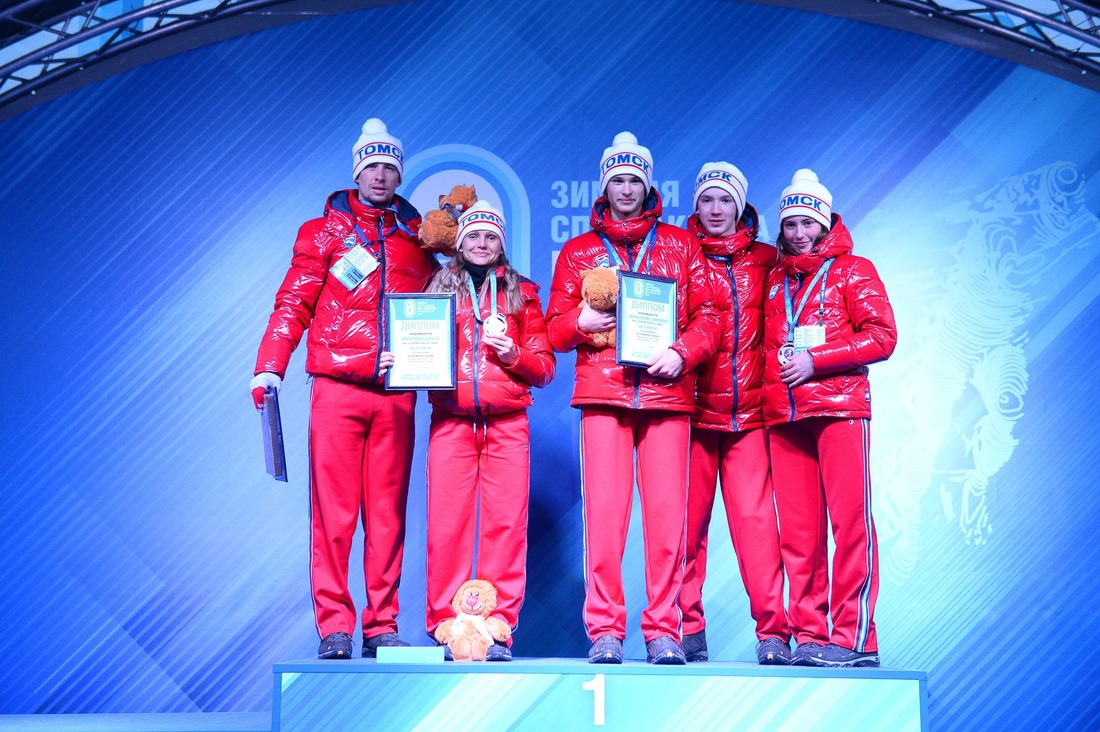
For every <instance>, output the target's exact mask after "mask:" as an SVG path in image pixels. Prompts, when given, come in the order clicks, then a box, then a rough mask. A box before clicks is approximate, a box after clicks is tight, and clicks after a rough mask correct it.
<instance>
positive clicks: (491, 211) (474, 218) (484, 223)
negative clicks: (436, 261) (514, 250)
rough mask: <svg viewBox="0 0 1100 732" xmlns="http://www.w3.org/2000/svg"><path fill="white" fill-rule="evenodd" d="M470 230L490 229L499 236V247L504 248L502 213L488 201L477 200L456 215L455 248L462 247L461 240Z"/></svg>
mask: <svg viewBox="0 0 1100 732" xmlns="http://www.w3.org/2000/svg"><path fill="white" fill-rule="evenodd" d="M471 231H491V232H493V233H494V234H496V235H497V236H499V237H500V248H501V251H503V250H504V243H505V241H506V237H505V235H504V214H503V213H501V212H500V210H499V209H498V208H497V207H496V206H494V205H493V204H491V203H489V202H488V201H478V202H477V203H475V204H474V205H473V206H470V207H469V208H468V209H466V210H465V211H464V212H463V214H462V215H461V216H459V217H458V233H456V234H455V248H461V247H462V240H463V239H465V238H466V235H467V234H469V233H470V232H471Z"/></svg>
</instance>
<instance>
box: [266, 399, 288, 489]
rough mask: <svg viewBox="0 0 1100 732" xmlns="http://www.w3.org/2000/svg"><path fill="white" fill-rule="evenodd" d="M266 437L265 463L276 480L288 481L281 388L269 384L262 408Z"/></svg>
mask: <svg viewBox="0 0 1100 732" xmlns="http://www.w3.org/2000/svg"><path fill="white" fill-rule="evenodd" d="M260 426H261V427H262V428H263V437H264V463H266V465H267V472H268V474H269V475H271V477H273V478H274V479H275V480H281V481H282V482H284V483H285V482H286V448H284V447H283V419H282V416H281V415H280V414H279V390H278V389H276V388H275V387H273V386H269V387H268V388H267V391H265V392H264V405H263V408H262V409H261V410H260Z"/></svg>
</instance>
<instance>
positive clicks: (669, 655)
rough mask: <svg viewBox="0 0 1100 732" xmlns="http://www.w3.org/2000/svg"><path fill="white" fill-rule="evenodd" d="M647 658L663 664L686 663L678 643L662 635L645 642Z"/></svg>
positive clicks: (678, 664) (677, 664)
mask: <svg viewBox="0 0 1100 732" xmlns="http://www.w3.org/2000/svg"><path fill="white" fill-rule="evenodd" d="M645 651H646V655H647V656H648V657H649V658H648V659H647V660H648V661H649V662H650V663H657V664H661V665H663V666H682V665H684V664H685V663H687V659H686V658H684V652H683V651H681V650H680V644H679V643H677V642H676V641H674V640H673V639H672V638H669V637H668V636H667V635H662V636H659V637H657V638H654V639H653V640H651V641H649V642H648V643H646V644H645Z"/></svg>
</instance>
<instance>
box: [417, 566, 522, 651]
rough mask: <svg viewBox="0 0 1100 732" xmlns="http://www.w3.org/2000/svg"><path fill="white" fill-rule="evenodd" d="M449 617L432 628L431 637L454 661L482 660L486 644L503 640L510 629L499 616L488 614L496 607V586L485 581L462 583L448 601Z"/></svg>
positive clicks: (509, 632) (507, 637)
mask: <svg viewBox="0 0 1100 732" xmlns="http://www.w3.org/2000/svg"><path fill="white" fill-rule="evenodd" d="M451 607H452V608H453V609H454V611H455V618H454V619H453V620H444V621H443V622H442V623H440V625H439V627H438V628H436V629H435V639H436V641H438V642H439V643H443V644H446V646H447V647H448V648H450V649H451V655H452V656H453V657H454V660H456V661H484V660H485V654H486V652H487V651H488V650H489V646H491V645H493V643H494V642H496V641H500V642H501V643H504V642H507V641H508V640H509V639H511V637H512V629H511V628H509V627H508V624H507V623H505V622H504V621H503V620H500V619H499V618H493V617H489V616H490V615H491V614H492V612H493V611H494V610H496V608H497V589H496V588H495V587H493V585H492V584H491V583H489V582H486V581H485V580H470V581H468V582H463V583H462V586H461V587H459V588H458V592H456V593H455V599H454V600H452V601H451Z"/></svg>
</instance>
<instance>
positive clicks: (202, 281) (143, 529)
mask: <svg viewBox="0 0 1100 732" xmlns="http://www.w3.org/2000/svg"><path fill="white" fill-rule="evenodd" d="M569 7H570V9H569V11H568V12H566V11H565V10H563V6H562V5H561V3H555V2H541V1H540V2H527V3H516V4H513V3H507V2H486V1H484V0H483V1H482V2H476V3H475V2H455V3H444V2H417V3H398V4H394V5H390V6H386V7H382V8H376V9H371V10H365V11H361V12H357V13H354V14H347V15H341V16H335V17H329V18H322V19H317V20H312V21H308V22H303V23H299V24H296V25H292V26H288V27H283V28H279V29H276V30H269V31H265V32H262V33H257V34H254V35H250V36H246V37H242V38H239V39H236V40H232V41H227V42H224V43H220V44H218V45H215V46H210V47H206V48H202V49H199V50H196V51H193V52H190V53H187V54H184V55H181V56H178V57H174V58H170V59H168V60H165V61H161V62H158V63H155V64H151V65H149V66H146V67H142V68H139V69H136V70H134V71H131V72H129V73H126V74H123V75H120V76H116V77H113V78H111V79H109V80H107V81H104V82H101V83H98V84H96V85H94V86H90V87H87V88H85V89H83V90H80V91H78V92H75V93H72V94H70V95H68V96H66V97H64V98H62V99H59V100H56V101H54V102H51V103H49V104H45V105H42V106H40V107H37V108H35V109H33V110H31V111H29V112H26V113H24V114H22V115H20V116H18V117H15V118H13V119H9V120H6V121H4V122H2V123H0V139H3V141H4V142H3V145H2V146H0V170H3V171H4V176H3V177H2V178H0V221H2V232H3V247H2V253H3V257H4V264H3V267H2V268H0V328H2V330H0V333H2V336H3V341H4V344H5V350H4V356H5V357H4V358H3V359H0V390H3V403H4V416H5V418H4V419H3V420H2V421H0V461H2V462H0V485H2V486H3V488H4V489H3V493H2V494H0V547H2V549H3V556H4V557H5V558H6V560H7V561H6V562H5V563H4V566H3V569H2V570H0V661H2V662H3V664H4V671H3V679H4V680H3V683H2V684H0V712H2V713H30V712H181V711H200V710H201V711H259V710H264V709H267V708H268V706H269V704H270V692H271V686H270V673H271V671H270V668H271V664H272V662H275V661H278V660H285V659H290V658H303V657H309V656H311V655H312V654H314V653H315V648H316V639H315V635H314V632H315V631H314V627H313V619H312V610H311V605H310V602H309V587H308V577H307V564H306V560H307V554H306V540H307V526H306V513H307V493H306V488H307V487H306V480H305V477H306V454H305V432H306V402H307V397H308V384H307V382H306V378H305V374H304V371H303V366H302V364H303V362H304V361H303V359H304V347H303V348H302V349H300V350H299V352H298V353H296V355H295V357H294V360H293V361H292V364H291V368H290V370H289V372H288V377H287V380H286V385H285V387H284V389H283V402H284V415H283V418H284V427H285V430H286V433H287V446H288V450H289V469H290V477H291V480H290V482H289V484H286V485H284V484H279V483H275V482H273V481H272V480H271V479H270V478H268V477H267V476H266V475H264V473H263V469H262V460H263V455H262V449H261V444H260V439H259V434H258V431H259V427H258V420H257V418H256V415H255V413H254V411H253V409H252V407H251V401H250V398H249V395H248V393H247V383H248V380H249V378H250V377H251V372H252V366H253V363H254V358H255V349H256V346H257V344H258V340H259V337H260V335H261V333H262V331H263V328H264V324H265V322H266V317H267V314H268V312H269V310H270V307H271V303H272V300H273V296H274V293H275V290H276V288H277V287H278V285H279V282H280V281H281V278H282V275H283V273H284V272H285V269H286V266H287V264H288V262H289V256H290V247H291V243H292V240H293V236H294V233H295V231H296V229H297V226H298V225H299V224H300V223H301V222H302V221H304V220H305V219H307V218H310V217H312V216H316V215H318V214H319V213H320V211H321V209H322V205H323V202H324V200H325V197H326V195H327V194H328V193H329V192H330V191H332V190H335V189H337V188H343V187H349V186H350V185H351V161H350V153H351V147H352V145H353V143H354V142H355V140H356V138H357V137H358V130H359V126H360V125H361V124H362V122H363V121H364V120H365V119H366V118H367V117H370V116H379V117H382V118H383V119H384V120H385V121H386V122H387V123H388V124H389V126H390V130H391V131H392V132H393V133H395V134H396V135H397V136H398V137H399V138H400V139H402V140H403V141H404V143H405V146H406V149H407V151H408V153H409V155H410V158H409V160H408V163H407V168H406V176H405V183H406V185H405V189H404V192H405V193H406V194H408V195H411V196H412V197H413V198H414V201H417V202H420V203H423V202H425V201H428V200H431V199H434V197H435V196H436V195H437V194H438V193H441V192H444V191H445V190H446V189H447V187H449V182H450V181H452V180H455V179H463V180H476V181H477V182H478V183H479V187H480V188H481V189H482V192H483V195H485V196H486V197H488V198H491V199H494V200H495V201H497V202H500V203H501V204H502V205H504V206H505V208H506V212H507V213H508V215H509V219H510V223H511V224H512V228H513V231H512V232H511V236H512V239H511V240H510V254H511V255H512V256H513V259H514V261H516V262H517V264H519V265H520V269H522V270H525V271H526V272H527V273H528V274H529V275H530V276H531V277H532V278H534V279H535V280H536V281H538V282H541V283H543V285H544V286H548V284H549V281H550V274H551V271H552V260H553V256H554V254H555V252H556V250H557V249H558V248H560V245H561V243H563V242H564V241H565V240H566V239H567V238H568V237H569V236H571V235H572V234H573V233H577V232H578V231H579V230H581V229H583V228H584V227H585V226H586V221H587V215H588V208H589V206H590V205H591V202H592V188H593V186H594V185H595V180H596V179H597V177H598V176H597V172H598V171H597V165H598V160H599V155H600V153H601V152H602V150H603V148H604V147H606V146H607V145H608V144H609V143H610V141H611V138H612V137H613V136H614V134H615V133H616V132H619V131H620V130H623V129H629V130H631V131H633V132H634V133H636V134H637V136H638V138H639V140H641V142H642V143H643V144H645V145H647V146H648V147H649V148H650V149H651V150H652V151H653V153H654V156H655V158H656V166H655V173H656V178H657V180H658V186H659V187H660V189H661V190H662V192H663V193H664V194H665V204H666V212H667V214H668V215H667V216H666V219H668V220H670V221H672V222H673V223H682V222H683V221H684V219H685V218H686V216H687V215H688V214H690V213H691V194H690V186H691V181H692V178H693V175H694V173H695V172H696V171H697V170H698V168H699V165H700V164H701V163H702V162H703V161H706V160H716V159H727V160H730V161H733V162H734V163H736V164H737V165H738V166H739V167H740V168H741V169H742V170H743V171H744V172H745V173H746V175H747V176H748V179H749V200H750V202H752V203H753V204H754V205H756V206H757V208H758V209H759V210H760V212H761V213H762V214H763V215H764V224H765V228H766V230H770V231H771V232H772V233H773V234H774V231H775V223H776V222H775V218H774V217H775V210H776V206H775V202H776V201H777V200H778V195H779V192H780V190H781V189H782V188H783V187H784V186H785V185H786V184H787V183H788V182H789V179H790V175H791V173H792V172H793V171H794V170H795V169H796V168H799V167H811V168H813V169H814V170H816V171H817V172H818V173H819V175H820V176H821V180H822V181H823V182H824V183H825V184H826V185H827V186H828V187H829V188H830V190H831V191H832V192H833V194H834V210H835V211H837V212H839V213H841V214H842V215H843V216H844V217H845V219H846V221H847V222H848V225H849V226H850V227H851V228H852V229H853V233H854V237H855V241H856V251H857V253H861V254H863V255H865V256H869V257H871V258H872V259H873V260H874V261H875V263H876V264H877V266H878V268H879V271H880V273H881V275H882V277H883V279H884V281H885V282H886V285H887V288H888V290H889V292H890V295H891V299H892V301H893V303H894V306H895V308H896V311H897V317H898V326H899V332H900V341H899V347H898V351H897V352H896V353H895V355H894V357H893V358H892V359H891V360H890V361H889V362H887V363H886V364H883V365H880V366H876V367H874V368H873V369H872V383H873V390H874V395H875V419H874V421H873V426H874V430H873V462H874V472H875V474H874V478H875V512H876V519H877V523H878V531H879V536H880V541H881V547H882V557H883V561H882V592H881V598H880V602H879V610H878V614H877V620H878V624H879V636H880V639H881V641H880V642H881V651H882V655H883V660H884V663H886V664H888V665H895V666H906V667H911V668H919V669H925V670H927V671H928V672H929V674H930V692H931V711H932V719H933V724H934V726H935V727H936V728H940V729H950V728H960V729H976V728H988V729H1006V728H1017V727H1018V728H1030V729H1034V728H1050V727H1068V728H1081V727H1083V726H1087V725H1088V723H1089V722H1091V721H1094V720H1095V719H1097V718H1098V717H1100V702H1098V701H1097V699H1098V698H1100V695H1098V694H1097V692H1098V691H1100V683H1098V681H1097V674H1096V673H1095V672H1094V670H1093V668H1092V666H1093V662H1092V660H1091V654H1090V653H1089V652H1088V646H1087V643H1088V642H1090V641H1091V637H1090V633H1089V630H1088V629H1090V628H1095V627H1096V626H1097V621H1098V620H1100V612H1098V611H1097V609H1096V605H1095V603H1093V602H1091V598H1090V595H1091V593H1090V590H1091V589H1092V585H1093V583H1092V582H1091V581H1089V580H1088V579H1087V578H1088V577H1090V576H1094V575H1095V570H1094V567H1095V566H1096V565H1097V563H1098V554H1100V549H1098V548H1097V542H1096V541H1095V540H1094V532H1095V528H1096V525H1097V509H1098V502H1100V498H1098V496H1097V491H1096V490H1095V483H1094V482H1093V481H1094V480H1095V474H1096V471H1097V468H1098V467H1100V464H1098V463H1097V459H1096V458H1095V456H1094V455H1095V454H1094V453H1093V452H1092V450H1093V449H1094V448H1095V445H1096V442H1097V439H1096V436H1097V430H1096V429H1095V428H1094V426H1093V421H1092V416H1091V412H1092V411H1093V407H1092V405H1091V404H1090V403H1089V402H1088V401H1087V400H1088V398H1089V397H1090V395H1093V394H1095V393H1096V386H1097V378H1096V376H1095V367H1094V364H1095V362H1096V360H1097V357H1098V356H1100V346H1098V345H1097V340H1096V333H1097V332H1098V331H1097V326H1098V320H1100V316H1098V313H1100V308H1097V307H1096V304H1097V298H1098V296H1100V275H1097V266H1096V261H1095V260H1096V258H1097V255H1098V253H1100V221H1098V219H1097V211H1098V210H1100V188H1098V184H1097V183H1096V176H1095V174H1096V172H1097V169H1098V168H1100V136H1098V135H1097V134H1096V126H1095V125H1096V120H1097V119H1100V95H1097V94H1096V93H1094V92H1090V91H1086V90H1084V89H1081V88H1078V87H1075V86H1072V85H1070V84H1067V83H1065V82H1063V81H1060V80H1056V79H1054V78H1051V77H1047V76H1044V75H1042V74H1040V73H1038V72H1035V71H1031V70H1028V69H1023V68H1019V67H1016V66H1013V65H1011V64H1008V63H1006V62H1002V61H999V60H995V59H992V58H990V57H986V56H983V55H979V54H976V53H973V52H970V51H966V50H962V49H960V48H957V47H953V46H950V45H947V44H943V43H939V42H935V41H932V40H928V39H925V38H920V37H915V36H910V35H907V34H904V33H900V32H896V31H891V30H885V29H882V28H878V27H872V26H866V25H862V24H859V23H855V22H850V21H845V20H840V19H836V18H829V17H824V16H817V15H812V14H806V13H801V12H796V11H790V10H783V9H777V8H772V7H764V6H756V5H752V4H743V3H735V2H728V1H720V0H694V1H692V2H684V3H661V2H653V1H650V0H644V1H643V2H639V3H633V4H631V5H630V8H631V10H630V17H620V16H621V14H622V12H623V10H622V8H623V6H622V5H620V4H616V3H610V2H603V1H602V0H597V1H596V2H590V3H585V4H584V5H583V6H580V5H577V6H569ZM445 184H447V185H445ZM544 296H545V290H544ZM572 365H573V361H572V357H571V356H563V357H561V358H560V359H559V376H558V378H557V380H556V381H555V382H554V383H553V384H551V385H550V386H549V387H548V388H547V389H545V390H543V391H541V392H540V393H538V394H537V402H536V405H535V406H534V407H533V408H532V410H531V413H530V414H531V419H532V439H533V457H532V460H533V468H532V505H531V508H532V510H531V519H530V539H531V551H530V557H529V560H528V561H529V582H528V588H529V594H528V597H527V602H526V605H525V606H524V608H523V613H522V616H521V627H520V629H519V633H518V636H517V643H516V652H517V654H518V655H521V656H566V657H568V656H575V657H579V656H581V655H583V653H584V651H585V650H586V648H587V641H586V639H585V637H584V631H583V626H582V624H581V619H580V606H581V600H582V596H583V586H582V567H581V538H580V537H581V535H580V517H579V500H580V493H579V478H578V466H577V437H578V424H577V421H578V420H577V414H576V412H575V411H574V410H572V409H571V408H570V407H569V406H568V400H569V394H570V390H571V382H572V378H571V376H572ZM424 401H426V400H423V399H422V400H421V402H422V403H421V407H420V416H421V417H424V416H426V410H425V409H424V403H423V402H424ZM420 426H421V429H420V431H419V434H418V450H417V464H416V466H414V480H413V486H412V495H411V498H410V506H409V514H410V520H409V535H408V544H407V552H406V561H405V576H404V581H403V585H402V594H401V597H402V601H403V605H402V612H401V616H400V622H401V628H402V632H403V634H404V635H406V636H408V637H410V638H411V639H413V640H414V641H416V642H419V643H426V642H427V637H426V636H425V635H424V633H423V611H424V601H423V591H424V566H423V565H424V552H423V546H424V510H425V499H424V489H423V452H424V443H425V437H426V426H427V421H426V420H424V419H422V420H421V422H420ZM636 513H637V512H635V515H636ZM638 533H639V532H638V531H634V532H633V534H632V537H631V541H630V544H629V546H628V551H627V560H626V563H625V566H624V572H625V574H626V577H627V580H628V583H629V587H628V604H629V607H630V611H631V620H630V626H629V628H630V637H629V638H628V643H627V653H628V655H631V656H633V657H635V658H638V657H642V655H643V654H644V650H643V648H642V643H641V639H640V637H639V634H638V632H637V625H638V623H637V616H638V612H639V611H640V608H641V606H642V604H643V594H644V590H643V587H642V567H641V553H640V546H639V537H638ZM712 542H713V543H712V550H711V556H712V570H711V575H710V577H709V578H708V585H707V587H706V598H707V611H708V621H709V626H708V637H709V639H710V641H711V644H712V651H711V653H712V657H714V658H718V659H722V660H746V661H747V660H750V659H752V658H753V655H752V646H753V644H754V638H753V633H752V621H751V619H750V618H749V616H748V607H747V601H746V599H745V596H744V591H743V589H742V587H741V582H740V578H739V576H738V573H737V569H736V563H735V562H734V557H733V553H732V549H731V548H730V541H729V537H728V533H727V530H726V526H725V523H724V519H722V518H721V517H716V519H715V524H714V526H713V527H712ZM356 552H358V547H357V548H356ZM354 556H355V554H353V557H354ZM354 565H355V562H354V561H353V568H354ZM353 571H354V569H353ZM358 577H361V569H360V574H359V575H358ZM360 581H361V580H359V579H353V582H355V583H356V584H353V587H355V588H358V592H357V593H356V596H357V598H359V599H360V601H361V598H362V590H361V584H358V583H359V582H360Z"/></svg>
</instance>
